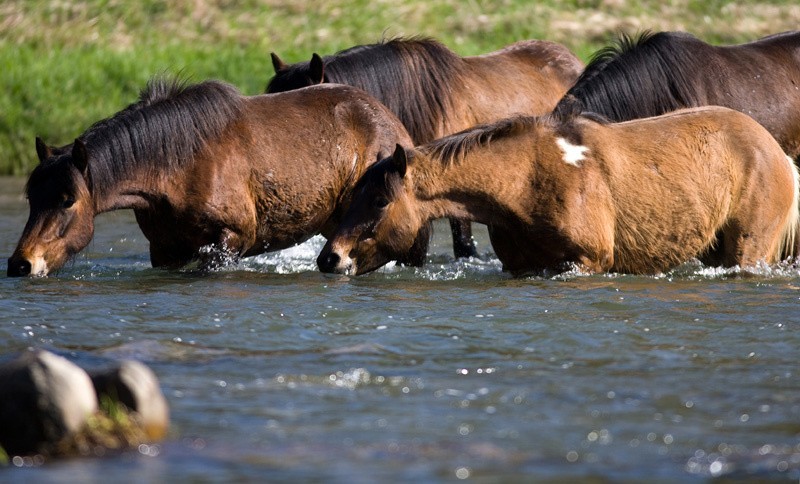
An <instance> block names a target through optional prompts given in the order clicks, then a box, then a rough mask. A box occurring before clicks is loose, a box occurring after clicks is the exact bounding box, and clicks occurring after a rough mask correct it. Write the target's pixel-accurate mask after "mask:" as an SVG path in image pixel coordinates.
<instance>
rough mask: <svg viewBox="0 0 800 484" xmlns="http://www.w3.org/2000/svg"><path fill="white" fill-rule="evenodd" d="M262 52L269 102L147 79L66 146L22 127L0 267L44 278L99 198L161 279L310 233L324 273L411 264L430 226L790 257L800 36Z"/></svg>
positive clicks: (648, 257) (556, 258) (653, 251)
mask: <svg viewBox="0 0 800 484" xmlns="http://www.w3.org/2000/svg"><path fill="white" fill-rule="evenodd" d="M272 63H273V67H274V69H275V75H274V77H273V78H272V79H271V80H270V81H269V83H268V85H267V89H266V93H265V94H263V95H258V96H243V95H242V94H241V93H239V91H237V90H236V89H235V88H234V87H232V86H231V85H229V84H226V83H223V82H219V81H206V82H202V83H199V84H187V83H185V82H183V81H180V80H176V79H165V78H154V79H152V80H151V81H150V82H149V83H148V84H147V86H146V87H145V88H144V89H143V90H142V92H141V93H140V97H139V100H138V101H137V102H135V103H134V104H131V105H130V106H128V107H127V108H125V109H123V110H122V111H120V112H118V113H116V114H114V115H113V116H111V117H109V118H107V119H104V120H101V121H98V122H97V123H95V124H94V125H92V126H91V127H89V129H88V130H86V131H85V132H84V133H83V134H81V135H80V136H78V138H77V139H76V140H75V141H74V142H73V143H71V144H68V145H66V146H48V145H47V144H45V143H44V142H43V141H42V140H40V139H37V140H36V152H37V155H38V157H39V160H40V163H39V165H38V166H36V168H34V170H33V172H32V173H31V175H30V178H29V180H28V183H27V185H26V188H25V190H26V195H27V198H28V201H29V205H30V215H29V218H28V221H27V223H26V225H25V228H24V230H23V233H22V236H21V237H20V240H19V243H18V245H17V247H16V249H15V251H14V253H13V254H12V255H11V257H10V258H9V260H8V275H9V276H43V275H47V274H48V273H51V272H53V271H57V270H58V269H59V268H61V267H62V266H63V265H64V264H65V263H66V262H67V261H68V260H69V259H70V258H72V257H73V256H75V255H76V254H77V253H78V252H80V251H81V250H82V249H83V248H84V247H86V246H87V245H88V244H89V242H90V241H91V239H92V237H93V233H94V218H95V216H96V215H97V214H99V213H102V212H106V211H110V210H117V209H133V211H134V213H135V216H136V220H137V222H138V224H139V226H140V228H141V230H142V232H143V233H144V235H145V236H146V237H147V239H148V241H149V243H150V260H151V263H152V265H153V266H154V267H163V268H179V267H183V266H185V265H186V264H188V263H190V262H193V261H198V262H199V263H200V266H201V267H204V268H214V267H218V266H219V264H222V263H224V262H225V261H229V260H236V259H237V258H239V257H247V256H252V255H256V254H260V253H263V252H267V251H274V250H280V249H284V248H287V247H289V246H292V245H295V244H298V243H300V242H303V241H305V240H307V239H308V238H310V237H312V236H314V235H316V234H322V235H323V236H325V237H326V239H327V243H326V244H325V246H324V248H323V249H322V251H321V253H320V255H319V257H318V259H317V264H318V266H319V268H320V270H322V271H325V272H333V273H342V274H363V273H365V272H369V271H372V270H375V269H377V268H379V267H381V266H382V265H384V264H386V263H387V262H389V261H398V262H400V263H403V264H409V265H417V266H418V265H422V264H423V262H424V261H425V258H426V254H427V249H428V244H429V240H430V233H431V223H432V221H433V220H434V219H437V218H449V219H450V223H451V228H452V233H453V247H454V255H455V256H456V257H469V256H474V255H476V251H475V246H474V243H473V242H472V236H471V228H470V223H471V222H479V223H483V224H486V226H487V228H488V232H489V237H490V241H491V243H492V247H493V249H494V251H495V253H496V255H497V257H498V258H499V259H500V261H501V262H502V264H503V268H504V270H507V271H509V272H511V273H512V274H514V275H526V274H540V273H545V274H549V273H558V272H561V271H564V270H567V269H573V268H577V269H578V270H581V271H585V272H590V273H591V272H605V271H614V272H624V273H634V274H654V273H661V272H664V271H667V270H669V269H670V268H673V267H675V266H676V265H679V264H681V263H683V262H685V261H687V260H689V259H692V258H698V259H700V260H702V261H703V262H704V263H707V264H712V265H724V266H740V267H742V268H747V267H750V266H755V265H756V264H759V263H762V262H763V263H774V262H777V261H781V260H786V259H789V258H792V257H796V256H797V255H798V254H800V250H799V249H800V238H798V237H797V232H798V227H799V226H800V216H799V214H800V212H799V209H800V207H799V206H798V199H799V196H798V193H799V191H800V182H798V178H800V177H799V176H798V168H797V166H796V165H795V163H794V162H793V161H792V158H794V159H797V158H798V157H800V31H794V32H786V33H782V34H776V35H772V36H769V37H765V38H763V39H759V40H756V41H754V42H750V43H746V44H741V45H732V46H712V45H709V44H706V43H705V42H702V41H701V40H699V39H697V38H695V37H693V36H691V35H689V34H686V33H676V32H659V33H651V32H645V33H642V34H639V35H637V36H635V37H628V36H625V35H622V36H620V37H619V39H617V41H616V42H615V43H613V44H612V45H610V46H609V47H606V48H604V49H602V50H601V51H599V52H598V53H597V54H595V56H594V57H593V58H592V59H591V61H590V62H589V64H588V65H586V66H584V65H583V64H582V62H581V61H580V60H579V59H578V58H576V57H575V56H574V55H573V54H572V53H570V52H569V50H568V49H566V48H565V47H563V46H561V45H559V44H556V43H552V42H547V41H534V40H531V41H523V42H518V43H515V44H513V45H511V46H508V47H506V48H504V49H502V50H499V51H497V52H492V53H489V54H485V55H480V56H474V57H460V56H458V55H456V54H455V53H453V52H452V51H450V50H449V49H447V48H446V47H445V46H443V45H442V44H440V43H438V42H436V41H434V40H432V39H427V38H409V39H393V40H389V41H383V42H379V43H377V44H371V45H364V46H357V47H353V48H351V49H348V50H345V51H342V52H339V53H337V54H335V55H332V56H327V57H320V56H318V55H317V54H314V55H313V56H312V58H311V60H310V61H309V62H301V63H297V64H292V65H289V64H286V63H284V62H283V61H282V60H281V59H280V58H279V57H278V56H277V55H275V54H272Z"/></svg>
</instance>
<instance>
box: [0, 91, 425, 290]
mask: <svg viewBox="0 0 800 484" xmlns="http://www.w3.org/2000/svg"><path fill="white" fill-rule="evenodd" d="M396 143H400V144H405V145H408V146H411V140H410V138H409V136H408V133H407V132H406V131H405V129H404V128H403V126H402V124H401V123H400V122H399V121H398V120H397V118H396V117H395V116H394V115H393V114H392V113H390V112H389V111H388V110H387V109H386V108H385V107H384V106H383V105H382V104H380V103H379V102H378V101H376V100H374V99H373V98H372V97H370V96H369V95H367V94H366V93H364V92H363V91H360V90H358V89H354V88H352V87H348V86H338V85H337V86H334V85H325V86H315V87H313V88H309V89H304V90H302V91H295V92H291V93H284V94H271V95H261V96H252V97H246V96H242V95H241V94H240V93H239V92H238V91H237V90H236V89H235V88H234V87H232V86H230V85H228V84H224V83H221V82H216V81H208V82H204V83H201V84H196V85H185V84H183V83H181V82H179V81H175V80H173V81H167V80H159V79H156V80H153V81H151V82H150V83H148V86H147V87H146V88H145V89H144V90H143V91H142V93H141V96H140V99H139V101H138V102H137V103H134V104H132V105H130V106H129V107H127V108H126V109H124V110H122V111H120V112H119V113H117V114H116V115H114V116H112V117H110V118H108V119H105V120H102V121H100V122H98V123H96V124H95V125H93V126H92V127H90V128H89V129H88V130H87V131H86V132H85V133H83V134H82V135H81V136H80V137H79V138H78V139H77V140H76V141H75V142H74V144H73V145H71V146H67V147H63V148H50V147H48V146H46V145H45V144H44V143H42V142H41V141H40V140H37V153H38V155H39V158H40V160H41V163H40V164H39V165H38V166H37V167H36V168H35V169H34V170H33V172H32V173H31V176H30V179H29V180H28V184H27V187H26V191H27V197H28V200H29V203H30V216H29V219H28V222H27V224H26V226H25V229H24V232H23V233H22V237H21V238H20V241H19V244H18V245H17V248H16V250H15V251H14V254H13V255H12V256H11V258H10V259H9V260H8V275H9V276H26V275H45V274H48V273H49V272H51V271H54V270H56V269H58V268H60V267H61V266H62V265H63V264H64V263H65V261H67V260H68V259H69V258H70V257H71V256H73V255H75V254H76V253H78V252H79V251H80V250H82V249H83V248H84V247H85V246H86V245H87V244H88V243H89V242H90V240H91V239H92V236H93V233H94V217H95V216H96V215H97V214H99V213H102V212H106V211H110V210H117V209H124V208H132V209H133V210H134V212H135V215H136V220H137V222H138V223H139V227H140V228H141V229H142V232H144V235H145V236H146V237H147V239H148V240H149V241H150V260H151V262H152V264H153V266H155V267H165V268H176V267H181V266H184V265H185V264H187V263H189V262H190V261H192V260H195V259H201V262H203V263H204V264H207V265H211V264H213V263H214V262H217V261H218V260H220V259H222V257H221V256H227V255H230V256H233V257H239V256H251V255H255V254H259V253H262V252H265V251H274V250H279V249H283V248H286V247H289V246H292V245H294V244H297V243H300V242H303V241H304V240H306V239H308V238H309V237H311V236H313V235H315V234H317V233H322V234H328V235H330V234H331V231H332V230H333V229H334V228H335V227H336V225H337V222H338V220H339V218H340V216H341V214H342V213H343V210H344V208H345V207H346V206H347V204H348V202H349V199H350V194H351V189H352V185H353V184H354V183H355V181H356V180H357V179H358V178H359V176H360V175H361V174H362V173H363V172H364V170H366V168H367V167H368V166H369V165H371V164H373V163H375V162H376V161H377V160H379V159H381V158H383V157H386V156H387V155H389V154H391V152H392V150H393V149H394V147H395V144H396ZM425 242H427V240H426V241H425ZM208 247H215V248H216V249H217V250H215V251H211V253H212V254H215V255H216V256H220V257H214V256H208V255H204V254H207V252H208V251H207V250H206V249H207V248H208ZM414 257H416V259H415V260H411V262H414V263H416V264H421V263H422V259H423V258H424V248H423V249H422V250H421V254H419V255H417V256H413V255H410V256H409V259H413V258H414Z"/></svg>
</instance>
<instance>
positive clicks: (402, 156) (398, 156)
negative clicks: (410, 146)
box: [392, 143, 408, 177]
mask: <svg viewBox="0 0 800 484" xmlns="http://www.w3.org/2000/svg"><path fill="white" fill-rule="evenodd" d="M392 166H394V167H395V169H396V170H397V171H398V172H399V173H400V176H401V177H404V176H406V169H407V168H408V156H407V155H406V149H405V148H403V147H402V146H400V144H399V143H398V144H397V146H395V147H394V154H393V155H392Z"/></svg>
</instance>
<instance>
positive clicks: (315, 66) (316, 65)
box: [308, 52, 325, 84]
mask: <svg viewBox="0 0 800 484" xmlns="http://www.w3.org/2000/svg"><path fill="white" fill-rule="evenodd" d="M308 67H309V69H310V70H311V72H310V75H311V80H312V81H313V82H315V83H316V84H322V83H323V82H325V64H324V63H323V62H322V57H320V56H319V54H317V53H316V52H314V54H312V55H311V62H309V63H308Z"/></svg>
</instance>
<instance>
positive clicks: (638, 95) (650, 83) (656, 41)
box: [554, 31, 708, 121]
mask: <svg viewBox="0 0 800 484" xmlns="http://www.w3.org/2000/svg"><path fill="white" fill-rule="evenodd" d="M703 46H707V44H705V43H704V42H702V41H700V40H698V39H696V38H695V37H692V36H691V35H689V34H685V33H678V32H659V33H652V32H649V31H645V32H642V33H640V34H639V35H638V36H635V37H630V36H628V35H625V34H622V35H621V36H620V37H619V38H618V39H617V40H616V42H615V43H614V44H612V45H609V46H607V47H605V48H603V49H601V50H599V51H598V52H597V53H596V54H595V55H594V56H593V57H592V59H591V61H590V62H589V64H588V65H587V66H586V69H585V70H584V72H583V74H581V76H580V77H579V78H578V80H577V81H576V82H575V85H574V86H573V87H572V88H571V89H570V90H569V91H568V92H567V94H566V95H565V96H564V98H563V99H562V100H561V101H560V102H559V103H558V105H557V106H556V108H555V111H554V112H555V114H556V115H557V116H558V117H561V118H562V119H567V118H569V117H570V116H571V115H573V114H574V112H575V110H576V102H577V104H578V107H577V109H578V110H582V111H584V112H594V113H598V114H601V115H603V116H606V117H608V118H610V119H611V120H613V121H627V120H631V119H638V118H645V117H650V116H657V115H660V114H664V113H666V112H670V111H674V110H676V109H680V108H684V107H691V106H698V105H702V104H704V101H703V100H702V99H701V98H700V96H702V95H703V94H702V90H700V89H697V87H696V85H695V84H694V83H693V80H694V79H696V77H695V76H696V74H697V73H698V72H703V71H704V70H706V69H707V68H708V65H707V59H704V57H705V56H706V52H704V50H705V49H703V48H702V47H703Z"/></svg>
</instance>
